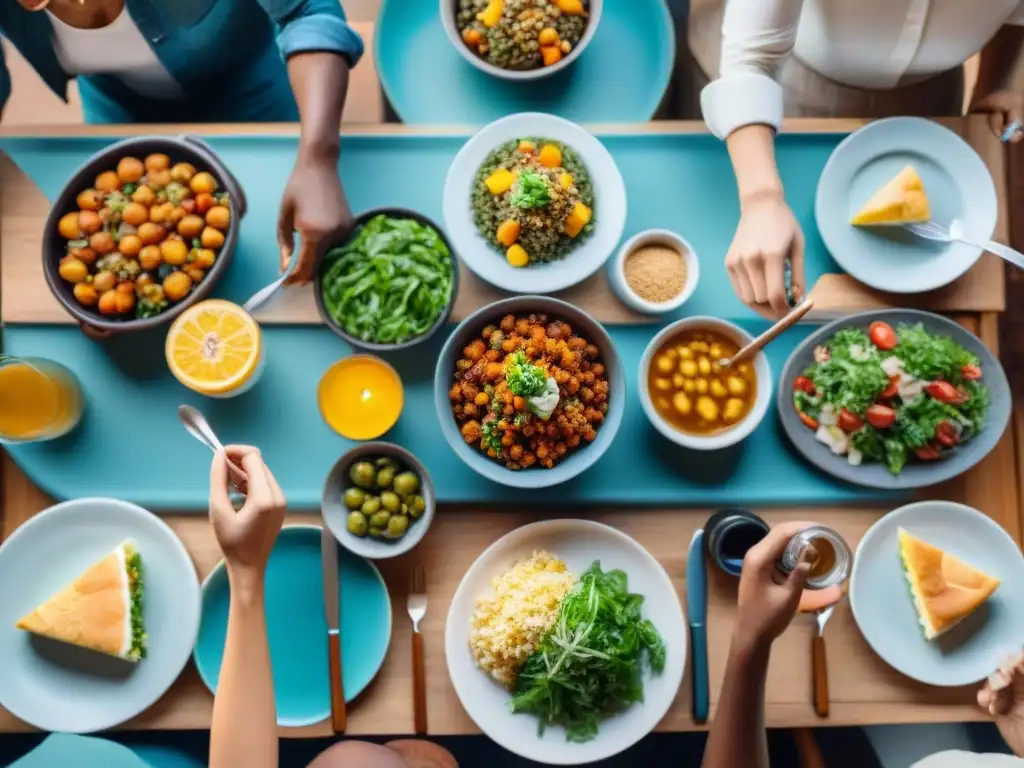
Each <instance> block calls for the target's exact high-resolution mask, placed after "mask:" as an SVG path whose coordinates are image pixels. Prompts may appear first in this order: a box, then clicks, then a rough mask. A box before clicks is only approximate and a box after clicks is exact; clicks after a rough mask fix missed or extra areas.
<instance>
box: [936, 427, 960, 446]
mask: <svg viewBox="0 0 1024 768" xmlns="http://www.w3.org/2000/svg"><path fill="white" fill-rule="evenodd" d="M935 439H936V440H938V441H939V443H940V444H941V445H944V446H945V447H946V448H952V447H953V446H954V445H956V444H957V443H959V442H960V434H959V432H957V429H956V427H954V426H953V424H952V423H951V422H949V421H940V422H939V423H938V425H937V426H936V427H935Z"/></svg>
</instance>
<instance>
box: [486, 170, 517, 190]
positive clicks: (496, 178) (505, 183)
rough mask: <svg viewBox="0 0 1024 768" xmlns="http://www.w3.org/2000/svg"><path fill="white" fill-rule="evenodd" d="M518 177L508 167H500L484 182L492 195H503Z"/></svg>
mask: <svg viewBox="0 0 1024 768" xmlns="http://www.w3.org/2000/svg"><path fill="white" fill-rule="evenodd" d="M515 180H516V177H515V175H513V173H512V171H510V170H509V169H508V168H499V169H498V170H496V171H495V172H494V173H492V174H491V175H490V176H488V177H487V178H486V179H484V184H486V185H487V189H488V190H490V193H491V194H492V195H503V194H505V193H506V192H508V191H509V190H510V189H512V185H513V184H514V183H515Z"/></svg>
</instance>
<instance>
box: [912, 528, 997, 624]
mask: <svg viewBox="0 0 1024 768" xmlns="http://www.w3.org/2000/svg"><path fill="white" fill-rule="evenodd" d="M900 559H901V560H902V561H903V570H904V573H905V574H906V577H907V581H908V582H910V593H911V595H912V596H913V598H914V607H915V608H916V609H917V615H918V619H919V620H920V622H921V626H922V627H923V628H924V636H925V638H927V639H928V640H934V639H935V638H936V637H938V636H939V635H941V634H943V633H944V632H947V631H948V630H949V629H951V628H952V627H954V626H956V625H957V624H959V623H960V622H961V621H963V620H964V619H966V618H967V617H968V616H970V615H971V614H972V613H974V612H975V611H976V610H978V608H979V607H980V606H981V604H982V603H984V602H985V601H986V600H988V599H989V597H991V595H992V593H993V592H995V591H996V588H997V587H998V586H999V579H994V578H992V577H991V576H989V575H988V574H986V573H982V572H981V571H979V570H978V569H977V568H975V567H974V566H971V565H968V564H967V563H965V562H964V561H963V560H960V559H959V558H957V557H954V556H953V555H951V554H949V553H948V552H943V551H942V550H941V549H939V548H938V547H935V546H932V545H931V544H928V543H927V542H924V541H921V539H919V538H917V537H915V536H912V535H911V534H909V533H907V532H906V531H905V530H904V529H902V528H900Z"/></svg>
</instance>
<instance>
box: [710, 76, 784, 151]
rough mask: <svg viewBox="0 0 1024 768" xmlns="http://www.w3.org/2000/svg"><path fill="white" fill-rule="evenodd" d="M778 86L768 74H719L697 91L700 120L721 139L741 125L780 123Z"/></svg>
mask: <svg viewBox="0 0 1024 768" xmlns="http://www.w3.org/2000/svg"><path fill="white" fill-rule="evenodd" d="M782 102H783V92H782V86H781V85H779V84H778V83H776V82H775V81H774V80H772V79H771V78H770V77H768V75H762V74H759V73H756V72H741V73H737V74H732V75H726V76H724V77H720V78H719V79H718V80H715V81H714V82H712V83H709V84H708V85H706V86H705V87H704V89H703V90H702V91H701V92H700V109H701V112H703V113H704V122H705V123H707V125H708V128H709V129H710V130H711V132H712V133H713V134H715V136H717V137H718V138H720V139H725V138H727V137H728V136H729V134H731V133H732V132H733V131H735V130H736V129H737V128H742V127H743V126H745V125H755V124H760V125H769V126H771V127H772V128H774V129H775V130H776V131H777V130H779V127H780V126H781V125H782Z"/></svg>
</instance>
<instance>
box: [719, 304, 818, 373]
mask: <svg viewBox="0 0 1024 768" xmlns="http://www.w3.org/2000/svg"><path fill="white" fill-rule="evenodd" d="M812 307H814V302H813V301H812V300H811V299H809V298H808V299H804V300H803V301H801V302H800V303H799V304H797V305H796V306H795V307H793V308H792V309H791V310H789V314H787V315H786V316H785V317H784V318H782V319H781V320H779V322H777V323H776V324H775V325H773V326H772V327H771V328H769V329H768V330H767V331H765V332H764V333H762V334H761V335H760V336H758V337H757V338H756V339H754V340H753V341H752V342H750V343H749V344H747V346H745V347H743V349H741V350H740V351H739V352H737V353H736V354H735V355H733V356H732V357H723V358H722V359H721V360H719V361H718V365H719V366H720V367H722V368H731V367H732V366H734V365H738V364H739V363H742V362H744V361H746V360H749V359H750V358H752V357H753V356H754V355H755V354H756V353H757V352H760V351H761V350H762V349H764V347H766V346H767V345H768V343H769V342H771V341H774V340H775V338H776V337H777V336H778V335H779V334H780V333H782V332H783V331H785V330H786V329H788V328H789V327H790V326H792V325H795V324H796V323H797V321H799V320H800V318H802V317H803V316H804V315H806V314H807V313H808V312H810V311H811V308H812Z"/></svg>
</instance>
